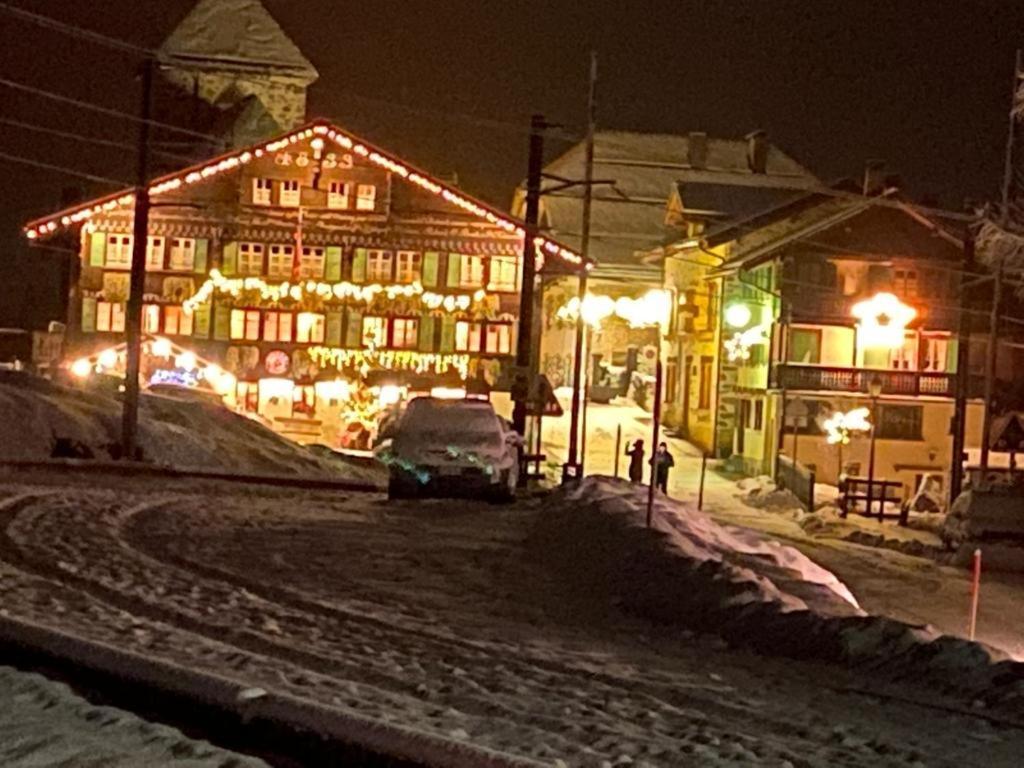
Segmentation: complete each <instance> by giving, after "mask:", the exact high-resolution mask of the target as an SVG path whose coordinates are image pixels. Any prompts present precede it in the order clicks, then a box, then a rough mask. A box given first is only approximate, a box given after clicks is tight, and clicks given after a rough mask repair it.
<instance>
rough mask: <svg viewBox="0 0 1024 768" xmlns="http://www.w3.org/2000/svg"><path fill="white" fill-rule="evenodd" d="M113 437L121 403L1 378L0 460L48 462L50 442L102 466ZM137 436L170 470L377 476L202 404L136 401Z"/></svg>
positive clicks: (24, 378)
mask: <svg viewBox="0 0 1024 768" xmlns="http://www.w3.org/2000/svg"><path fill="white" fill-rule="evenodd" d="M120 434H121V403H120V401H119V400H117V399H115V398H114V397H112V396H110V395H108V394H104V393H102V392H98V391H85V390H79V389H70V388H66V387H62V386H59V385H57V384H53V383H50V382H48V381H45V380H43V379H39V378H35V377H31V376H28V375H27V374H4V375H3V376H2V377H0V461H3V460H8V461H9V460H43V459H48V458H50V456H51V451H52V447H53V441H54V439H55V438H65V439H67V440H70V441H73V442H75V443H78V444H80V445H82V446H85V447H87V448H88V449H89V451H90V452H91V453H92V454H93V456H94V457H95V458H98V459H109V458H110V457H111V453H110V448H109V447H110V446H111V445H112V444H114V443H117V442H119V441H120ZM139 434H140V444H141V446H142V449H143V458H144V460H146V461H150V462H154V463H156V464H160V465H164V466H170V467H174V468H176V469H194V470H206V471H213V472H236V473H239V474H273V475H287V474H299V475H307V476H324V477H344V478H348V479H353V480H367V481H370V482H376V481H377V480H379V477H380V475H379V473H378V472H376V471H374V470H373V469H372V468H364V467H361V466H358V465H355V464H352V463H348V462H344V461H343V460H341V459H338V460H332V459H323V458H320V457H318V456H315V455H313V454H312V453H310V452H309V451H308V450H307V449H306V448H303V447H302V446H300V445H298V444H296V443H292V442H291V441H289V440H286V439H285V438H282V437H281V436H279V435H277V434H275V433H274V432H273V431H271V430H270V429H268V428H266V427H264V426H262V425H260V424H258V423H256V422H255V421H252V420H251V419H247V418H245V417H243V416H239V415H238V414H236V413H233V412H232V411H230V410H228V409H227V408H223V407H220V406H217V405H215V404H209V403H204V402H192V401H184V400H179V399H172V398H169V397H161V396H157V395H143V397H142V399H141V406H140V412H139Z"/></svg>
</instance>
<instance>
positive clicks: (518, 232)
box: [25, 123, 583, 266]
mask: <svg viewBox="0 0 1024 768" xmlns="http://www.w3.org/2000/svg"><path fill="white" fill-rule="evenodd" d="M314 137H316V138H314ZM325 138H326V139H329V140H330V141H332V142H334V143H335V144H336V145H338V146H339V147H342V148H343V149H347V150H350V151H352V152H354V153H355V154H357V155H359V156H360V157H362V158H364V159H365V160H367V161H368V162H370V163H373V164H374V165H376V166H378V167H380V168H383V169H385V170H387V171H389V172H391V173H394V174H396V175H398V176H401V177H402V178H403V179H405V180H406V181H408V182H410V183H411V184H415V185H416V186H417V187H419V188H420V189H423V190H425V191H427V192H430V193H431V194H434V195H437V196H438V197H441V198H442V199H444V200H446V201H447V202H449V203H451V204H452V205H454V206H456V207H457V208H461V209H462V210H464V211H466V212H467V213H470V214H472V215H474V216H476V217H478V218H481V219H483V220H484V221H487V222H488V223H489V224H492V225H494V226H496V227H498V228H499V229H502V230H504V231H506V232H508V233H509V234H512V235H515V236H517V237H519V238H524V237H525V236H526V231H525V230H524V229H523V227H522V225H521V224H519V223H517V222H516V221H515V220H513V219H511V218H509V217H508V216H506V215H505V214H502V213H499V212H498V211H496V210H495V209H493V208H490V207H489V206H487V205H484V204H483V203H481V202H478V201H476V200H473V199H472V198H470V197H467V196H466V195H463V194H462V193H460V192H458V191H456V190H455V189H452V188H451V187H449V186H447V185H445V184H442V183H440V182H438V181H435V180H433V179H432V178H430V177H429V176H427V175H426V174H424V173H421V172H420V171H418V170H416V169H415V168H413V167H411V166H408V165H406V164H404V163H402V162H401V161H399V160H397V159H396V158H394V157H392V156H390V155H388V154H386V153H384V152H382V151H380V150H378V149H376V148H374V147H372V146H370V145H369V144H366V143H364V142H362V141H360V140H359V139H357V138H355V137H353V136H351V135H348V134H346V133H344V132H342V131H340V130H338V128H337V127H335V126H333V125H329V124H324V123H317V124H315V125H313V126H310V127H305V128H300V129H299V130H297V131H294V132H292V133H289V134H286V135H285V136H283V137H281V138H279V139H275V140H273V141H269V142H266V143H263V144H260V145H257V146H256V147H255V148H250V149H245V150H242V151H239V152H234V153H231V154H229V155H223V156H221V157H218V158H215V159H214V160H212V161H210V162H209V163H206V164H204V165H201V166H193V167H191V168H188V169H186V170H184V171H182V172H180V173H178V174H174V175H172V176H165V177H163V178H161V179H158V180H157V181H155V182H154V183H153V184H152V185H151V186H150V187H149V195H150V197H160V196H161V195H166V194H168V193H169V192H174V191H176V190H179V189H182V188H183V187H188V186H191V185H193V184H196V183H199V182H202V181H206V180H208V179H211V178H213V177H214V176H218V175H220V174H222V173H226V172H229V171H233V170H236V169H237V168H239V167H241V166H244V165H247V164H249V163H250V162H252V160H254V159H257V158H261V157H263V156H264V155H265V154H268V153H274V152H277V151H279V150H281V149H284V148H285V147H288V146H290V145H292V144H295V143H297V142H299V141H305V140H307V139H313V141H314V142H319V144H320V146H319V147H314V148H315V149H316V150H317V151H322V149H323V142H324V139H325ZM134 202H135V195H134V194H132V193H125V192H119V193H117V194H116V195H112V196H110V197H107V198H101V199H100V200H99V201H98V202H96V203H94V204H92V205H87V206H83V207H81V208H76V209H69V210H68V211H66V212H61V213H60V214H58V215H56V216H54V217H51V218H49V219H46V220H37V221H33V222H31V223H30V224H29V225H28V226H27V227H26V229H25V236H26V237H27V238H28V239H29V240H35V239H37V238H39V237H45V236H47V235H50V234H52V233H53V232H55V231H56V230H57V228H58V227H59V226H65V227H66V226H70V225H72V224H78V223H81V222H83V221H88V220H89V219H91V218H92V217H93V216H95V215H97V214H100V213H106V212H109V211H112V210H114V209H115V208H118V207H125V206H129V205H132V204H134ZM534 244H535V245H536V246H537V248H538V249H539V250H540V251H541V252H543V253H549V254H551V255H553V256H557V257H558V258H561V259H563V260H565V261H566V262H568V263H570V264H573V265H576V266H580V265H582V264H583V259H582V257H581V256H580V255H579V254H577V253H575V252H574V251H571V250H569V249H568V248H565V247H564V246H561V245H559V244H558V243H556V242H554V241H551V240H548V239H547V238H544V237H535V238H534Z"/></svg>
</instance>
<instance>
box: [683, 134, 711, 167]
mask: <svg viewBox="0 0 1024 768" xmlns="http://www.w3.org/2000/svg"><path fill="white" fill-rule="evenodd" d="M686 159H687V161H688V162H689V163H690V167H691V168H698V169H701V170H703V169H704V168H707V167H708V135H707V134H706V133H704V132H702V131H691V133H690V137H689V139H688V141H687V142H686Z"/></svg>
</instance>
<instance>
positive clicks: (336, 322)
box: [324, 249, 342, 347]
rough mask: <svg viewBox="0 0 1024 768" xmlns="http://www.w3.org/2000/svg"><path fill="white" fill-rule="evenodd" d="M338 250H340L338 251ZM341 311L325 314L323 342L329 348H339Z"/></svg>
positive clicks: (331, 311)
mask: <svg viewBox="0 0 1024 768" xmlns="http://www.w3.org/2000/svg"><path fill="white" fill-rule="evenodd" d="M339 250H340V249H339ZM341 322H342V317H341V310H330V311H328V313H327V331H326V334H325V336H324V342H325V343H326V344H327V346H329V347H340V346H341Z"/></svg>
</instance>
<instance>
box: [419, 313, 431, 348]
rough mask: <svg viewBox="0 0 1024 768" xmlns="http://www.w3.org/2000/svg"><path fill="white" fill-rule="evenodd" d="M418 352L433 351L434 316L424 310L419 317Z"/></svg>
mask: <svg viewBox="0 0 1024 768" xmlns="http://www.w3.org/2000/svg"><path fill="white" fill-rule="evenodd" d="M419 342H420V343H419V348H420V352H433V351H434V316H433V315H431V314H429V313H428V312H424V313H423V316H422V317H420V338H419Z"/></svg>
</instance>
